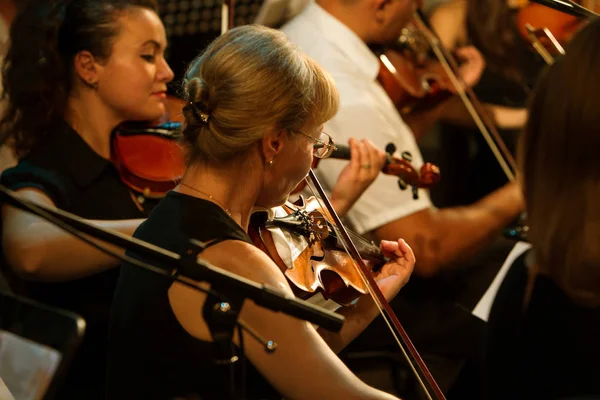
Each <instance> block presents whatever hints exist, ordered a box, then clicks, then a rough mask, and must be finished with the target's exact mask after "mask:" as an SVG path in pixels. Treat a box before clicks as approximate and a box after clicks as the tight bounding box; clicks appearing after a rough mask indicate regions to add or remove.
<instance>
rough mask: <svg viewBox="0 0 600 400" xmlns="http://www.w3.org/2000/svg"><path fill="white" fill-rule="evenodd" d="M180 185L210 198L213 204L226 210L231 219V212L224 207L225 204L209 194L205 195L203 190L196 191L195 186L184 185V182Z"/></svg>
mask: <svg viewBox="0 0 600 400" xmlns="http://www.w3.org/2000/svg"><path fill="white" fill-rule="evenodd" d="M179 184H180V185H181V186H185V187H186V188H189V189H192V190H193V191H196V192H198V193H200V194H201V195H203V196H205V197H208V198H209V199H210V200H211V201H212V202H214V203H215V204H217V205H218V206H220V207H221V208H222V209H223V210H225V212H226V213H227V215H229V216H230V217H231V211H229V208H227V207H225V206H224V205H223V203H221V202H220V201H219V200H217V199H215V198H214V197H213V196H212V195H210V194H208V193H204V192H203V191H202V190H199V189H196V188H195V187H193V186H190V185H188V184H187V183H183V182H179Z"/></svg>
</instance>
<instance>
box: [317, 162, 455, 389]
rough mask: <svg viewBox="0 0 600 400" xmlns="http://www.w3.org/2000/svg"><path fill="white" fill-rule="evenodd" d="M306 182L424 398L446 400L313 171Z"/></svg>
mask: <svg viewBox="0 0 600 400" xmlns="http://www.w3.org/2000/svg"><path fill="white" fill-rule="evenodd" d="M307 179H310V182H308V183H309V187H311V189H313V188H314V189H315V190H316V191H317V193H318V194H319V197H318V199H319V201H320V202H322V203H324V205H325V207H324V208H325V209H327V210H328V211H329V214H330V215H331V218H332V220H333V222H334V225H335V226H336V229H337V230H338V235H339V236H338V237H339V238H340V239H341V240H342V243H343V244H344V246H345V247H346V251H347V252H348V253H349V254H350V256H351V257H352V259H353V260H354V262H355V266H356V268H357V269H358V272H359V273H360V275H361V277H362V279H363V281H364V283H365V286H366V287H367V288H368V289H369V292H370V294H371V296H372V297H373V300H374V301H375V304H376V305H377V308H379V312H380V314H381V315H382V317H383V319H384V320H385V322H386V324H387V325H388V327H389V328H390V331H391V333H392V335H393V336H394V339H395V340H396V343H398V346H399V347H400V350H401V351H402V353H403V355H404V358H405V359H406V361H407V362H408V364H409V366H410V368H411V369H412V371H413V373H414V374H415V377H416V378H417V381H418V382H419V385H420V386H421V388H422V389H423V391H424V394H425V395H426V396H427V399H428V400H445V399H446V397H445V396H444V393H443V392H442V390H441V389H440V387H439V386H438V384H437V382H436V381H435V379H434V378H433V376H432V375H431V372H429V369H428V368H427V365H425V362H424V361H423V359H422V358H421V356H420V355H419V353H418V352H417V349H416V348H415V346H414V345H413V343H412V341H411V340H410V338H409V337H408V334H407V333H406V331H405V330H404V328H403V327H402V324H400V321H399V320H398V317H397V316H396V314H395V313H394V311H393V310H392V308H391V306H390V304H389V303H388V302H387V300H386V299H385V297H384V295H383V293H381V290H380V289H379V286H377V282H375V279H373V276H372V274H371V272H370V270H369V268H368V267H367V266H366V264H365V262H364V261H363V259H362V257H361V256H360V253H359V252H358V249H357V248H356V246H355V245H354V243H353V242H352V240H351V239H350V235H349V233H348V231H347V230H346V228H345V227H344V225H343V224H342V221H341V220H340V218H339V216H338V215H337V213H336V212H335V209H334V208H333V206H332V205H331V202H330V201H329V198H328V197H327V195H326V194H325V191H324V190H323V187H322V186H321V184H320V183H319V180H318V179H317V177H316V175H315V173H314V171H313V170H312V169H311V170H310V171H309V173H308V177H307ZM322 206H323V205H322Z"/></svg>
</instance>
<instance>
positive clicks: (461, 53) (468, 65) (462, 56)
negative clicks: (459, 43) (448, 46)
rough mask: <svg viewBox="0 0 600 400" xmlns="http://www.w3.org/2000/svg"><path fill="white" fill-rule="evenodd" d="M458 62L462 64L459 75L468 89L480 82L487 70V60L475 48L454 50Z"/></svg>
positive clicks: (467, 47)
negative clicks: (484, 71)
mask: <svg viewBox="0 0 600 400" xmlns="http://www.w3.org/2000/svg"><path fill="white" fill-rule="evenodd" d="M454 54H455V56H456V59H457V61H458V62H459V63H460V66H459V67H458V73H459V74H460V76H461V77H462V79H463V81H464V83H465V84H466V85H467V87H473V86H475V85H476V84H477V82H479V78H481V74H482V73H483V70H484V69H485V60H484V59H483V56H482V55H481V53H480V52H479V50H477V48H475V47H474V46H465V47H459V48H458V49H456V50H454Z"/></svg>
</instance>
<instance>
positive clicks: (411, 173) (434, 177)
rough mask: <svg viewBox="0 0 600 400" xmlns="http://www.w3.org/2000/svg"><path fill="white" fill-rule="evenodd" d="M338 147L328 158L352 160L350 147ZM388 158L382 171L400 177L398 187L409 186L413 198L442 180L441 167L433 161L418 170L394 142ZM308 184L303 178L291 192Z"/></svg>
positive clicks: (386, 148) (405, 152)
mask: <svg viewBox="0 0 600 400" xmlns="http://www.w3.org/2000/svg"><path fill="white" fill-rule="evenodd" d="M335 146H336V149H335V150H334V151H333V152H332V153H331V155H330V156H329V157H328V158H335V159H339V160H350V158H351V155H350V147H349V146H343V145H338V144H336V145H335ZM385 152H386V160H385V164H384V165H383V168H382V169H381V172H383V173H384V174H386V175H392V176H396V177H398V187H399V188H400V190H406V189H407V188H408V187H409V186H410V187H411V190H412V193H413V199H415V200H416V199H418V198H419V189H430V188H432V187H433V186H435V185H436V184H437V183H438V182H439V181H440V169H439V167H437V166H436V165H434V164H432V163H425V164H423V165H422V166H421V168H420V170H419V171H417V169H416V168H415V167H413V166H412V164H411V162H412V155H411V154H410V152H408V151H404V152H402V154H401V157H398V156H396V155H395V153H396V146H395V145H394V144H393V143H388V145H387V146H386V147H385ZM319 161H320V159H319V158H314V159H313V163H312V168H313V169H315V168H317V166H318V165H319ZM305 186H306V180H303V181H302V182H300V183H299V184H298V186H296V188H295V189H294V190H293V191H292V193H291V194H298V193H300V192H301V191H302V190H303V189H304V187H305Z"/></svg>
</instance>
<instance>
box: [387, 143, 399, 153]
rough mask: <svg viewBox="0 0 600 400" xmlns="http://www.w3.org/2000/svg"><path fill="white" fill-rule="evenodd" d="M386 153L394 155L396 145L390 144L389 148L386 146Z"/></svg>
mask: <svg viewBox="0 0 600 400" xmlns="http://www.w3.org/2000/svg"><path fill="white" fill-rule="evenodd" d="M385 152H386V153H388V154H390V155H392V154H394V153H395V152H396V145H395V144H394V143H391V142H390V143H388V144H387V146H385Z"/></svg>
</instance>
